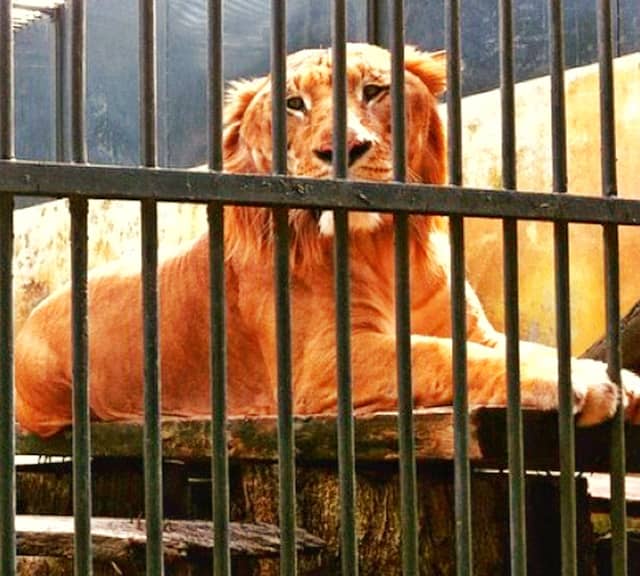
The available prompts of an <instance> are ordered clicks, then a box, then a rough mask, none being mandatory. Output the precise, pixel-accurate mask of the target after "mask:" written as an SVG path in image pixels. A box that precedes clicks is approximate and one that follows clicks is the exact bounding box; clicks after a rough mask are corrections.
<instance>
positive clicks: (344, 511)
mask: <svg viewBox="0 0 640 576" xmlns="http://www.w3.org/2000/svg"><path fill="white" fill-rule="evenodd" d="M346 12H347V10H346V3H345V0H335V1H334V2H333V15H332V16H333V17H332V37H333V38H332V40H333V48H332V68H333V153H332V162H333V175H334V177H335V178H346V177H347V173H348V162H347V155H348V143H347V74H346V58H347V54H346V39H347V16H346ZM333 218H334V225H335V228H334V229H335V238H334V245H333V247H334V267H335V295H336V312H335V313H336V356H337V378H338V467H339V473H340V559H341V564H342V573H343V574H352V575H353V576H357V574H358V544H357V540H356V519H355V513H356V503H355V490H356V485H355V448H354V432H353V405H352V396H351V340H350V336H351V309H350V288H349V220H348V218H349V216H348V213H347V212H346V211H345V210H339V209H336V210H334V212H333Z"/></svg>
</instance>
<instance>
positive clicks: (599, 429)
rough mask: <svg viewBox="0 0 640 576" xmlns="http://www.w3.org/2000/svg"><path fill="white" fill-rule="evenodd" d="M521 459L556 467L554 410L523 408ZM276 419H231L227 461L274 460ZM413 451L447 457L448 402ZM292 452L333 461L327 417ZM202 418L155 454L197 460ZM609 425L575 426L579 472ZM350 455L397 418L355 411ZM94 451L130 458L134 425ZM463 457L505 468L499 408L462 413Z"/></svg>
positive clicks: (636, 447) (99, 429) (138, 435)
mask: <svg viewBox="0 0 640 576" xmlns="http://www.w3.org/2000/svg"><path fill="white" fill-rule="evenodd" d="M523 422H524V442H525V457H526V465H527V468H528V469H533V470H557V469H558V461H559V460H558V430H557V429H558V424H557V414H556V413H555V412H539V411H534V410H524V411H523ZM276 428H277V422H276V419H275V418H274V417H262V418H232V419H230V421H229V432H228V438H229V444H228V445H229V456H230V458H231V459H232V460H234V459H236V460H263V461H275V460H276V459H277V443H276V440H277V434H276ZM415 434H416V454H417V457H418V458H419V459H420V460H425V461H428V460H451V459H452V458H453V413H452V409H451V408H450V407H447V408H434V409H429V410H421V411H418V412H416V416H415ZM295 435H296V437H295V441H296V454H297V458H298V459H299V460H300V461H336V459H337V439H336V422H335V417H334V416H313V417H298V418H296V420H295ZM210 438H211V431H210V421H208V420H169V419H165V420H164V421H163V424H162V442H163V447H162V450H163V455H164V456H165V458H176V459H180V460H203V459H208V458H209V457H210V455H211V442H210ZM609 438H610V434H609V425H608V424H603V425H600V426H594V427H592V428H578V429H577V430H576V465H577V468H578V470H583V471H607V470H608V466H609ZM355 442H356V457H357V459H358V461H361V462H367V461H369V462H379V461H385V460H396V459H397V457H398V453H397V444H398V438H397V417H396V414H392V413H384V414H375V415H369V416H358V417H357V418H356V421H355ZM626 445H627V469H628V470H629V471H630V472H631V471H640V426H630V427H628V428H627V442H626ZM92 448H93V454H94V456H96V457H101V456H102V457H106V456H110V457H135V458H139V457H140V456H141V454H142V426H141V424H140V423H96V424H94V425H93V426H92ZM17 451H18V453H19V454H42V455H49V456H70V455H71V434H70V432H69V431H65V432H62V433H61V434H58V435H57V436H55V437H53V438H49V439H46V440H43V439H41V438H38V437H36V436H33V435H30V434H25V433H19V434H18V437H17ZM469 451H470V452H469V453H470V458H471V460H472V461H473V462H474V464H476V465H478V466H483V467H492V468H498V469H500V468H506V466H507V437H506V410H505V409H504V408H474V409H472V410H471V412H470V443H469Z"/></svg>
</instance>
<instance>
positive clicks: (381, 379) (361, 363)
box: [353, 334, 640, 425]
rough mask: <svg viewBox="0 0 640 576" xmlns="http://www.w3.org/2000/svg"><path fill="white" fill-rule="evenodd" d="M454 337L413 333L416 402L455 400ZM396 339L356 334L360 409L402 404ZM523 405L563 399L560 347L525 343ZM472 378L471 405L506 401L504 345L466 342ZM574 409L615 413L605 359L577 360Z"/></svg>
mask: <svg viewBox="0 0 640 576" xmlns="http://www.w3.org/2000/svg"><path fill="white" fill-rule="evenodd" d="M451 350H452V342H451V340H450V339H448V338H436V337H429V336H417V335H413V336H412V337H411V355H412V372H413V390H414V401H415V405H416V407H428V406H442V405H448V404H451V402H452V400H453V387H452V354H451ZM395 362H396V360H395V339H394V338H393V337H392V336H386V335H383V334H366V335H365V334H360V335H358V336H356V337H354V340H353V371H354V377H353V379H354V391H353V396H354V406H355V408H356V409H357V410H360V411H368V412H370V411H376V410H392V409H395V408H396V406H397V403H396V398H397V391H396V378H395V365H396V364H395ZM623 379H624V381H625V388H626V393H625V401H626V402H627V406H628V409H627V415H628V417H630V418H632V419H633V420H634V421H637V420H638V418H639V417H640V414H638V412H639V410H638V408H639V403H640V380H639V379H638V378H637V377H635V376H634V375H632V374H630V373H626V372H625V373H624V374H623ZM520 380H521V398H522V405H523V406H525V407H530V408H537V409H542V410H548V409H553V408H556V407H557V404H558V386H557V361H556V356H555V350H553V349H551V348H548V347H545V346H538V345H536V344H531V343H524V346H523V352H522V355H521V367H520ZM467 383H468V393H469V403H470V404H472V405H505V404H506V403H507V389H506V368H505V360H504V350H503V348H502V347H501V346H498V347H488V346H483V345H480V344H476V343H474V342H468V343H467ZM573 390H574V412H575V413H577V414H580V416H579V420H578V421H579V423H581V424H585V425H586V424H595V423H596V422H601V421H603V420H606V419H608V418H610V417H611V416H612V415H613V413H614V412H615V407H616V388H615V386H614V385H613V384H612V383H611V382H610V381H609V380H608V378H607V377H606V368H605V366H604V364H601V363H597V362H594V361H589V362H588V364H587V363H585V362H584V361H582V360H574V361H573Z"/></svg>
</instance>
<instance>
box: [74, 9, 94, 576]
mask: <svg viewBox="0 0 640 576" xmlns="http://www.w3.org/2000/svg"><path fill="white" fill-rule="evenodd" d="M86 25H87V23H86V13H85V2H84V0H73V3H72V5H71V158H72V160H73V162H76V163H79V164H84V163H86V161H87V144H86V137H85V103H86V70H85V62H86V53H85V31H86ZM69 209H70V211H71V321H72V329H71V332H72V334H71V337H72V349H73V354H72V355H73V367H72V373H73V374H72V380H73V514H74V524H75V536H74V543H75V552H74V573H75V574H76V576H86V575H90V574H92V570H93V569H92V562H91V430H90V427H89V369H88V363H89V354H88V347H89V337H88V326H87V201H86V200H85V199H82V198H77V197H76V198H74V197H72V198H70V199H69Z"/></svg>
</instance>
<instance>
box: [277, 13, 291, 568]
mask: <svg viewBox="0 0 640 576" xmlns="http://www.w3.org/2000/svg"><path fill="white" fill-rule="evenodd" d="M286 25H287V14H286V0H272V2H271V99H272V103H273V104H272V106H273V110H272V114H273V115H272V139H273V156H272V171H273V173H274V174H286V173H287V116H286V109H285V98H286V81H287V69H286V65H287V62H286V50H287V40H286V37H287V34H286V31H287V28H286ZM273 225H274V239H275V243H274V247H273V248H274V282H275V290H276V301H275V308H276V340H277V355H278V359H277V365H278V468H279V478H280V502H279V509H280V542H281V544H280V574H281V575H282V576H293V575H294V574H296V571H297V558H296V534H295V528H296V475H295V446H294V435H293V390H292V388H293V386H292V375H291V369H292V358H291V297H290V291H289V213H288V209H287V207H286V206H284V207H278V208H276V209H274V211H273Z"/></svg>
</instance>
